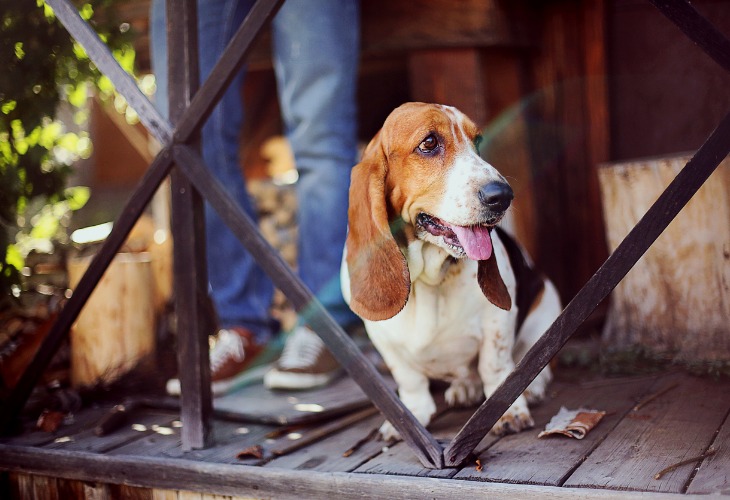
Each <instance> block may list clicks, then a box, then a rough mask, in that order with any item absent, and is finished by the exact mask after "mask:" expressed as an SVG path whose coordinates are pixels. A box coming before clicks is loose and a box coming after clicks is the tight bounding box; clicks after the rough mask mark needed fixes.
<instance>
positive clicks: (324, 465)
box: [266, 415, 416, 472]
mask: <svg viewBox="0 0 730 500" xmlns="http://www.w3.org/2000/svg"><path fill="white" fill-rule="evenodd" d="M382 422H383V417H382V416H380V415H374V416H371V417H368V418H366V419H365V420H361V421H359V422H357V423H356V424H354V425H351V426H349V427H347V428H345V429H343V430H342V431H340V432H338V433H336V434H332V435H329V436H327V437H324V438H322V439H321V440H320V441H318V442H316V443H314V444H311V445H309V446H307V447H305V448H302V449H299V450H296V451H294V452H291V453H288V454H286V455H283V456H281V457H278V458H275V459H273V460H271V461H270V462H268V463H267V464H266V467H278V468H281V469H289V470H302V471H306V470H310V471H320V472H349V471H352V470H354V469H356V468H357V467H358V466H359V465H361V464H362V463H363V462H366V461H368V460H370V459H371V458H372V457H373V456H376V455H378V454H379V453H380V452H381V450H382V447H383V443H381V442H378V441H375V440H370V441H368V442H365V443H363V444H362V446H359V447H358V448H357V450H355V451H354V453H352V454H351V455H349V456H347V457H344V456H343V454H344V453H345V452H346V451H347V450H349V449H350V448H351V447H352V446H354V445H355V444H356V443H357V442H358V441H359V440H361V439H362V438H364V437H365V436H368V435H369V434H370V433H371V432H372V431H373V429H377V427H378V426H379V425H380V424H381V423H382ZM408 452H409V454H410V456H411V457H413V459H414V460H416V459H415V457H414V455H413V452H411V451H410V449H409V450H408Z"/></svg>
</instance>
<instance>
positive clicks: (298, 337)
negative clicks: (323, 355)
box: [279, 327, 324, 369]
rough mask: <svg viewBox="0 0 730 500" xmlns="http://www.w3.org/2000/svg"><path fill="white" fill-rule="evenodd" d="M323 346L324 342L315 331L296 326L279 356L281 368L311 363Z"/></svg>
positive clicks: (303, 365)
mask: <svg viewBox="0 0 730 500" xmlns="http://www.w3.org/2000/svg"><path fill="white" fill-rule="evenodd" d="M323 347H324V342H322V339H320V338H319V335H317V334H316V333H314V332H312V331H310V330H308V329H306V328H304V327H298V328H297V329H296V330H294V332H293V333H292V334H291V337H289V338H288V339H287V341H286V344H285V345H284V351H283V352H282V353H281V357H280V358H279V366H281V367H282V368H289V369H291V368H304V367H307V366H311V365H313V364H314V363H315V362H316V360H317V357H318V356H319V353H320V352H321V351H322V348H323Z"/></svg>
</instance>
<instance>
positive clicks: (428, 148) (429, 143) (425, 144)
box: [418, 134, 439, 153]
mask: <svg viewBox="0 0 730 500" xmlns="http://www.w3.org/2000/svg"><path fill="white" fill-rule="evenodd" d="M438 147H439V140H438V139H437V138H436V136H435V135H433V134H430V135H429V136H428V137H426V138H425V139H424V140H423V141H421V144H419V145H418V150H419V151H421V153H433V152H434V151H435V150H436V148H438Z"/></svg>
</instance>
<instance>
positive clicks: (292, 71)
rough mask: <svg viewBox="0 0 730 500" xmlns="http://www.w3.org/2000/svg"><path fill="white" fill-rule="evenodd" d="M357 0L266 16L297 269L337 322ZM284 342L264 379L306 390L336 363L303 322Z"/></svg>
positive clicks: (301, 2)
mask: <svg viewBox="0 0 730 500" xmlns="http://www.w3.org/2000/svg"><path fill="white" fill-rule="evenodd" d="M359 14H360V12H359V2H357V1H342V0H287V2H285V3H284V5H283V6H282V8H281V10H280V11H279V13H278V14H277V15H276V17H275V18H274V23H273V28H274V68H275V70H276V77H277V83H278V90H279V103H280V105H281V109H282V116H283V119H284V124H285V127H286V134H287V137H288V139H289V142H290V144H291V146H292V150H293V152H294V158H295V160H296V164H297V170H298V171H299V180H298V182H297V197H298V199H299V208H298V227H299V245H298V259H299V274H300V277H301V278H302V281H303V282H304V283H305V284H306V285H307V286H308V287H309V288H310V289H311V290H312V291H313V292H314V293H315V294H316V295H317V298H318V299H319V301H320V302H321V303H322V304H323V305H324V306H325V307H326V308H327V310H328V311H329V313H330V314H331V315H332V316H333V317H334V319H335V320H336V321H337V322H338V323H339V324H340V325H342V326H345V325H347V324H349V323H352V322H354V321H356V317H355V315H354V314H353V313H352V312H351V311H350V309H349V307H348V306H347V305H346V304H345V302H344V299H343V298H342V293H341V291H340V283H339V274H340V263H341V260H342V251H343V249H344V245H345V237H346V233H347V206H348V188H349V183H350V170H351V169H352V167H353V165H354V164H355V163H356V160H357V106H356V95H355V93H356V86H357V72H358V60H359V33H360V19H359ZM306 323H307V310H306V309H305V310H303V311H300V326H298V327H297V328H296V329H295V330H294V332H293V333H292V334H291V336H290V338H289V339H288V340H287V343H286V346H285V347H284V352H283V353H282V356H281V358H280V359H279V361H278V362H277V364H276V366H275V367H274V368H273V369H272V370H270V371H269V372H268V373H267V374H266V376H265V378H264V383H265V385H266V386H267V387H269V388H281V389H306V388H310V387H314V386H317V385H322V384H324V383H327V382H329V381H330V380H332V378H334V376H336V375H337V373H338V372H339V367H338V365H337V363H336V361H334V359H333V358H332V356H331V354H330V353H329V351H328V350H327V349H326V348H325V346H324V343H323V342H322V340H321V339H320V338H319V337H318V336H317V335H316V334H315V333H313V332H311V331H310V330H308V329H307V328H306V327H305V326H304V325H305V324H306Z"/></svg>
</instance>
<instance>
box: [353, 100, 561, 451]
mask: <svg viewBox="0 0 730 500" xmlns="http://www.w3.org/2000/svg"><path fill="white" fill-rule="evenodd" d="M480 140H481V135H480V131H479V129H478V128H477V126H476V125H475V124H474V123H473V122H472V121H471V120H470V119H469V118H467V117H466V116H465V115H464V114H463V113H461V112H460V111H459V110H457V109H455V108H453V107H449V106H443V105H438V104H425V103H407V104H404V105H402V106H400V107H398V108H397V109H395V110H394V111H393V112H392V113H391V114H390V116H388V118H387V119H386V120H385V123H384V124H383V127H382V129H381V130H380V132H378V134H377V135H376V136H375V137H374V138H373V140H372V141H371V142H370V144H369V145H368V146H367V148H366V149H365V151H364V153H363V157H362V161H361V162H360V163H359V164H357V165H356V166H355V167H354V168H353V171H352V178H351V185H350V207H349V213H348V217H349V230H348V236H347V242H346V247H345V253H344V258H343V265H342V275H341V283H342V291H343V295H344V297H345V300H346V301H347V302H348V304H349V305H350V307H351V309H352V310H353V311H354V312H355V313H356V314H358V315H359V316H360V317H361V318H362V319H363V320H364V323H365V328H366V330H367V332H368V336H369V337H370V338H371V340H372V342H373V345H374V346H375V348H376V349H377V350H378V351H379V352H380V354H381V355H382V357H383V360H384V361H385V363H386V364H387V365H388V368H389V369H390V371H391V373H392V375H393V378H394V379H395V382H396V384H397V386H398V394H399V397H400V399H401V401H402V402H403V404H404V405H405V406H406V407H407V408H408V409H409V410H410V411H411V412H412V413H413V415H414V416H415V417H416V418H417V419H418V420H419V421H420V422H421V423H422V424H424V425H428V423H429V422H430V420H431V418H432V416H433V414H434V413H435V411H436V405H435V403H434V400H433V397H432V396H431V393H430V390H429V381H430V380H431V379H436V380H445V381H447V382H450V386H449V388H448V389H447V390H446V393H445V399H446V402H447V403H448V404H449V405H452V406H457V405H458V406H465V405H471V404H475V403H478V402H480V401H481V400H482V399H483V398H484V397H485V396H486V397H489V395H490V394H491V393H492V392H493V391H494V390H495V389H496V388H497V386H498V385H499V384H500V383H501V382H502V381H503V380H504V379H505V377H506V376H507V375H508V374H509V373H510V372H511V371H512V370H513V368H514V366H515V364H516V362H518V361H519V360H520V359H521V358H522V357H523V356H524V354H525V353H526V352H527V350H528V349H529V348H530V347H531V346H532V345H533V344H534V343H535V341H536V340H537V339H538V338H539V337H540V336H541V335H542V334H543V333H544V332H545V330H546V329H547V328H548V327H549V326H550V324H552V322H553V321H554V319H555V318H556V317H557V316H558V315H559V314H560V311H561V310H562V306H561V303H560V299H559V297H558V293H557V291H556V289H555V287H554V286H553V285H552V283H551V282H550V281H548V280H547V279H545V278H544V277H542V276H541V275H540V274H539V273H537V272H536V271H535V270H534V269H533V266H532V264H531V262H530V260H529V258H528V257H527V256H526V255H525V253H524V252H523V251H522V250H521V247H519V246H518V244H517V243H516V242H515V241H514V240H513V239H512V238H511V237H510V236H509V235H508V234H507V233H506V232H505V231H503V230H502V229H501V228H499V227H497V224H498V223H499V222H500V220H501V219H502V218H503V217H504V215H505V213H506V211H507V209H508V208H509V207H510V204H511V202H512V199H513V192H512V189H511V188H510V185H509V184H508V183H507V181H506V180H505V178H504V177H503V176H502V175H501V174H500V173H499V172H498V171H497V170H496V169H495V168H494V167H493V166H492V165H490V164H489V163H487V162H485V161H484V160H483V159H482V158H481V157H480V155H479V152H478V146H479V141H480ZM550 379H551V373H550V368H549V367H547V368H545V369H544V370H543V371H542V372H541V373H540V375H539V376H538V377H537V378H536V379H535V380H534V381H533V382H532V383H531V384H530V386H529V387H528V389H527V390H526V391H525V393H524V394H522V395H521V396H520V397H519V398H518V399H517V401H515V402H514V404H513V405H512V406H511V407H510V408H509V409H508V410H507V412H506V413H505V414H504V415H503V416H502V418H501V419H500V420H499V421H498V422H497V424H495V426H494V428H493V429H492V432H494V433H497V434H504V433H509V432H519V431H520V430H522V429H525V428H528V427H531V426H532V425H534V423H533V420H532V417H531V416H530V412H529V410H528V406H527V404H528V401H529V402H533V401H538V400H540V399H541V398H542V397H543V396H544V394H545V389H546V385H547V384H548V382H549V381H550ZM380 433H381V436H382V437H383V438H384V439H390V438H396V437H398V433H397V431H396V430H395V429H394V428H393V426H392V425H391V424H390V423H389V422H386V423H385V424H384V425H383V426H382V427H381V429H380Z"/></svg>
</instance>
